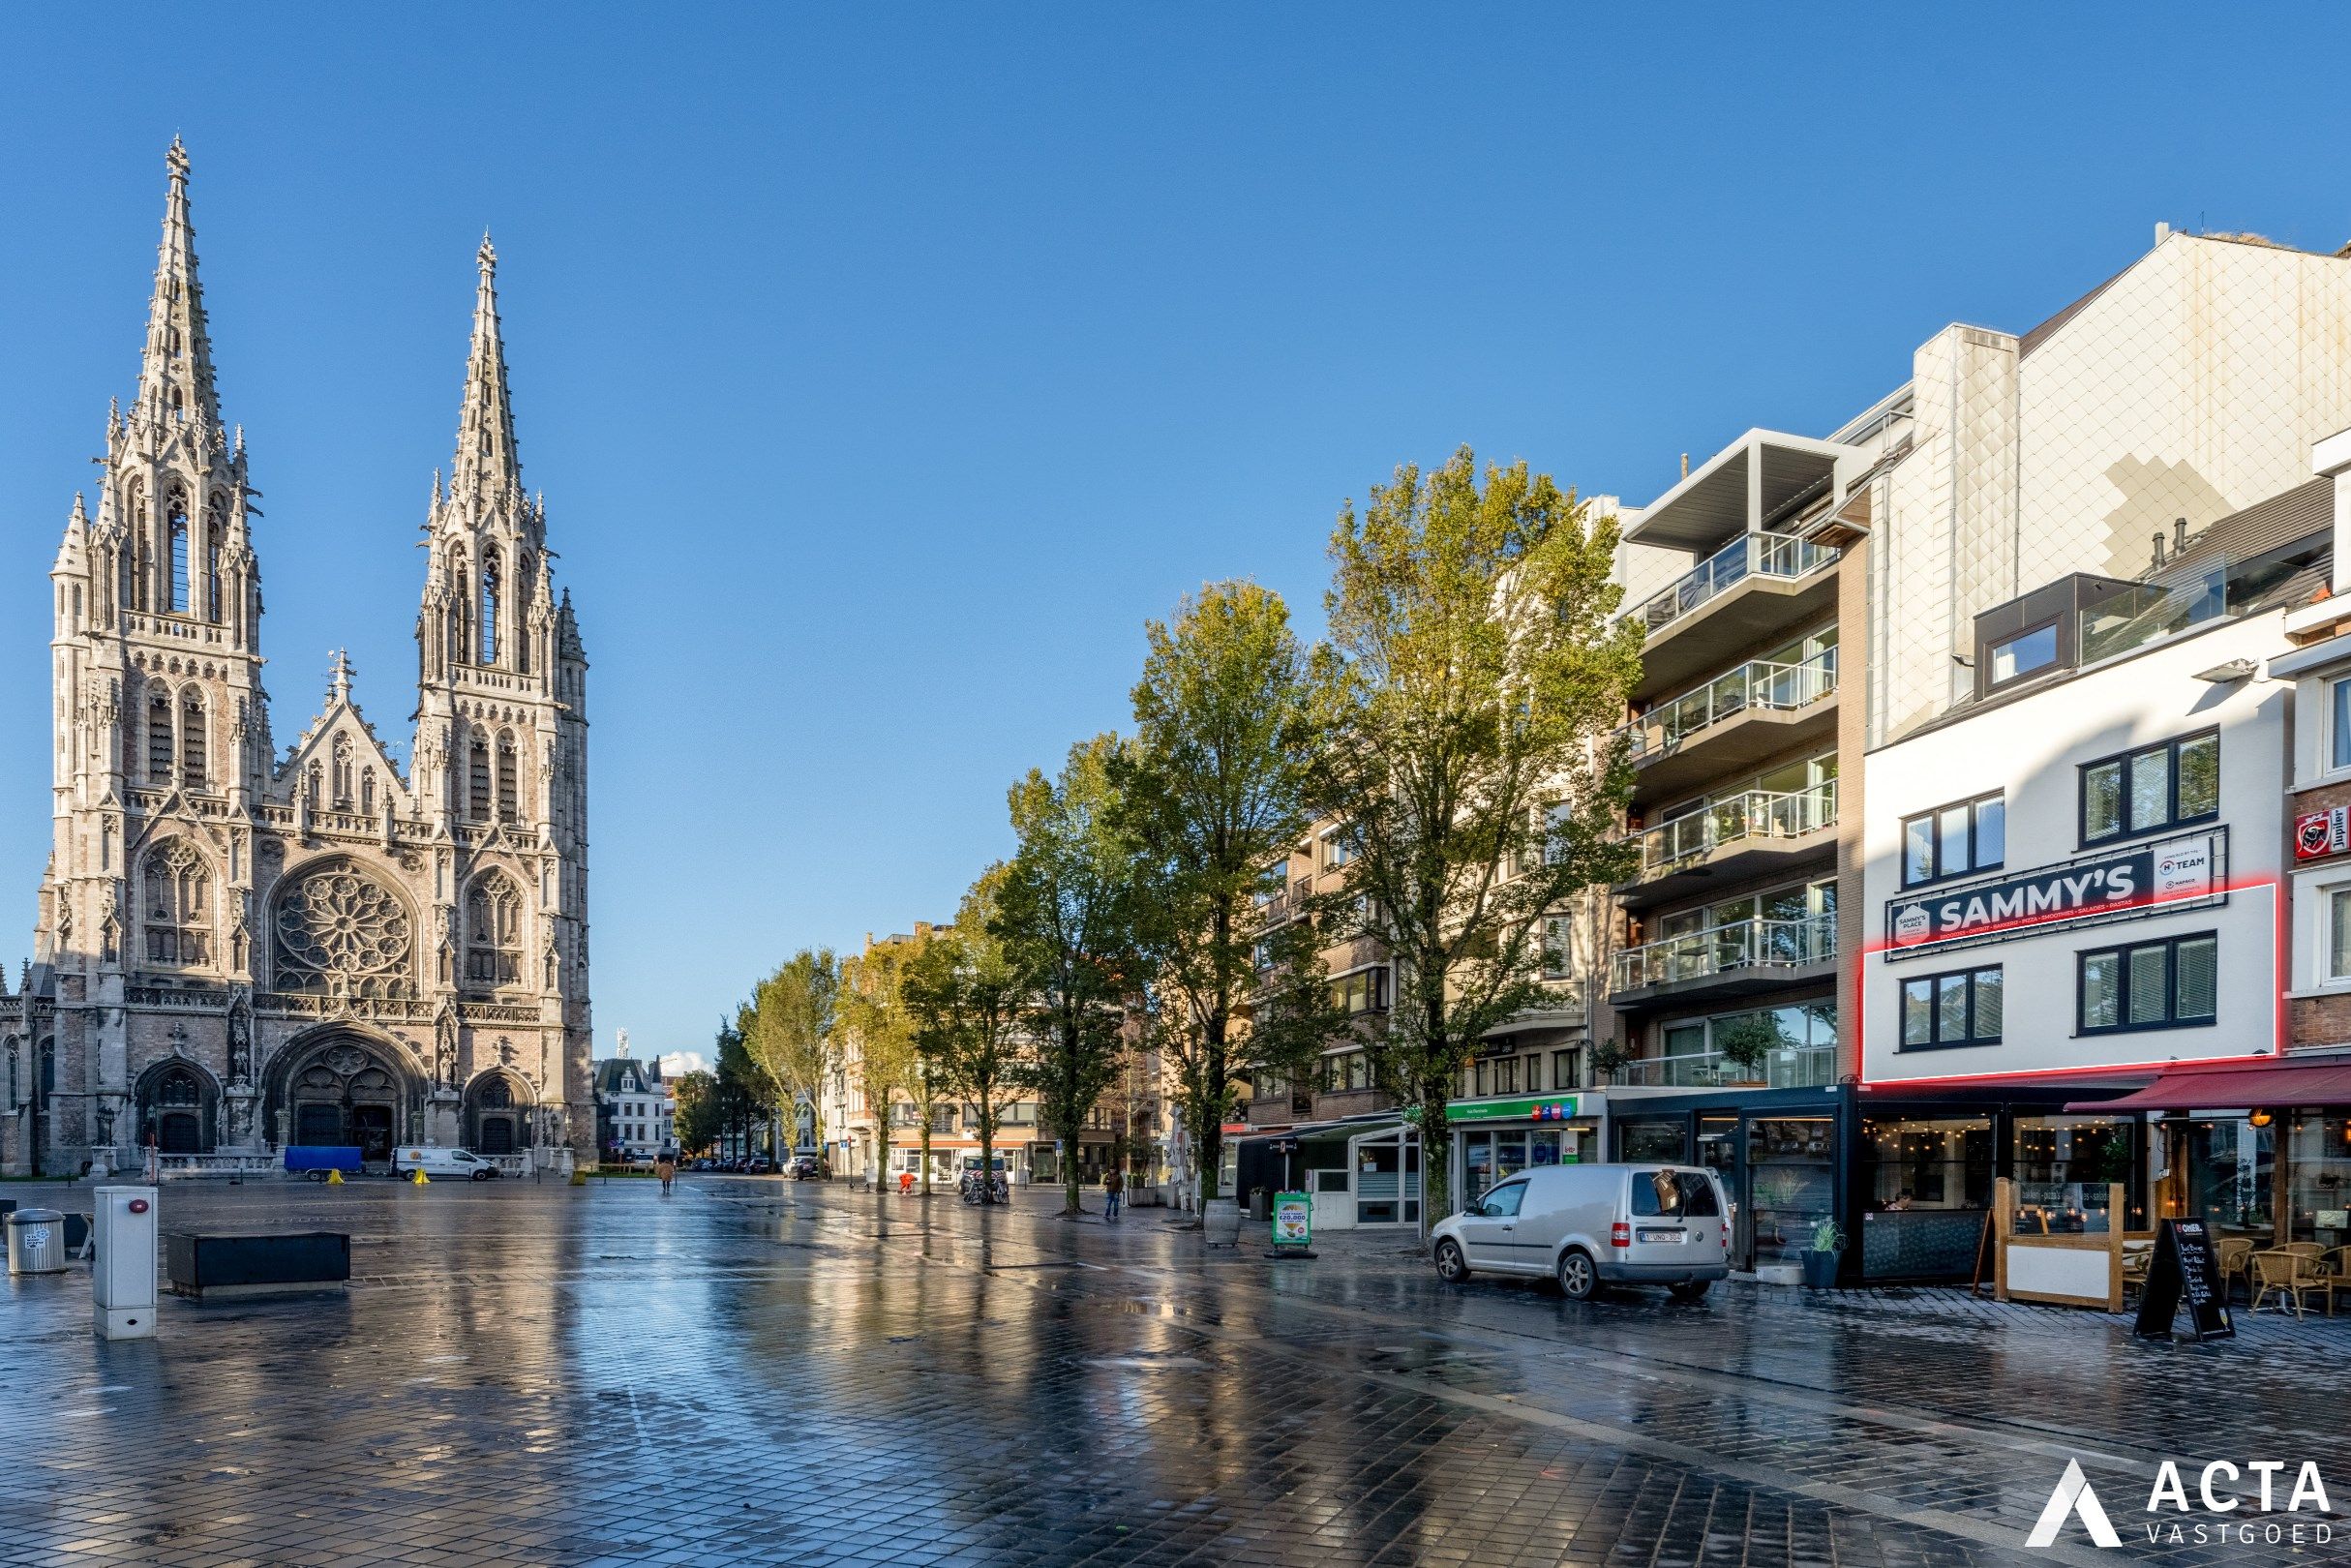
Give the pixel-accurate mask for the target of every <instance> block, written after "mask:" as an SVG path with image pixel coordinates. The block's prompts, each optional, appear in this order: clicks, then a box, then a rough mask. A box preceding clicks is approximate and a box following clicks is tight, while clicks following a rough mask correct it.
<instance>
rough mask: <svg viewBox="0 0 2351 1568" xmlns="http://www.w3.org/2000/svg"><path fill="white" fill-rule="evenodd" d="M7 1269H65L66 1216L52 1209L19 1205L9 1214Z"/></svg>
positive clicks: (41, 1271)
mask: <svg viewBox="0 0 2351 1568" xmlns="http://www.w3.org/2000/svg"><path fill="white" fill-rule="evenodd" d="M5 1223H6V1225H7V1227H8V1272H9V1273H11V1274H62V1273H64V1272H65V1261H66V1252H65V1216H64V1215H62V1214H59V1213H58V1212H57V1211H56V1210H55V1209H18V1210H17V1211H16V1212H15V1213H14V1214H12V1215H10V1216H8V1218H7V1220H6V1221H5Z"/></svg>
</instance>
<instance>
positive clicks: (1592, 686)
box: [1313, 447, 1642, 1232]
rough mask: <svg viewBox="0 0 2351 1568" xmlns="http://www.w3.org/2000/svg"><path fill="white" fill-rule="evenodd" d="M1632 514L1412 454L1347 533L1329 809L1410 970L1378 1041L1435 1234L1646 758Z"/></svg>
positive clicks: (1493, 470) (1329, 653) (1426, 1218)
mask: <svg viewBox="0 0 2351 1568" xmlns="http://www.w3.org/2000/svg"><path fill="white" fill-rule="evenodd" d="M1615 547H1616V522H1615V519H1614V518H1613V517H1609V516H1603V517H1595V516H1593V515H1592V513H1591V510H1590V508H1589V506H1588V505H1587V504H1586V503H1584V502H1582V501H1580V500H1578V499H1577V498H1576V497H1575V496H1574V494H1573V493H1572V492H1562V491H1561V490H1560V489H1559V488H1558V487H1557V486H1556V485H1555V484H1553V483H1552V479H1551V477H1550V476H1549V475H1548V474H1530V473H1528V471H1527V467H1526V465H1525V464H1524V463H1518V464H1515V465H1513V466H1512V467H1508V468H1502V467H1492V466H1490V467H1488V468H1487V469H1486V472H1485V476H1484V483H1483V484H1481V483H1480V482H1479V475H1478V471H1477V467H1476V463H1475V460H1474V459H1473V457H1472V456H1471V454H1470V451H1469V449H1468V448H1467V447H1463V448H1462V449H1461V450H1460V451H1459V452H1457V453H1455V454H1454V456H1453V458H1452V460H1451V461H1450V462H1448V463H1446V464H1445V466H1444V467H1441V468H1438V469H1436V470H1435V471H1433V472H1432V473H1429V474H1427V475H1424V474H1423V473H1422V472H1421V471H1420V469H1418V468H1417V467H1411V466H1406V467H1401V468H1399V469H1397V471H1396V479H1395V482H1394V483H1393V484H1390V485H1387V486H1383V487H1376V488H1374V489H1373V490H1372V492H1371V502H1370V504H1369V505H1368V506H1367V507H1366V508H1365V509H1364V511H1363V512H1362V514H1361V515H1358V514H1357V512H1356V510H1355V507H1354V504H1353V502H1351V501H1350V502H1349V503H1347V505H1346V506H1345V507H1344V508H1342V509H1341V513H1340V517H1339V522H1338V525H1337V527H1336V528H1334V529H1333V531H1332V534H1331V557H1332V559H1333V561H1334V563H1335V567H1336V570H1335V572H1334V580H1333V586H1332V588H1331V590H1330V592H1329V594H1328V595H1326V597H1325V599H1324V604H1325V607H1326V610H1327V612H1328V614H1327V619H1328V625H1329V634H1328V639H1327V641H1326V642H1325V643H1323V644H1322V645H1321V646H1320V647H1318V648H1316V649H1315V651H1314V658H1313V679H1314V699H1313V710H1314V717H1315V720H1316V722H1317V724H1318V727H1319V728H1320V730H1321V732H1322V734H1323V736H1324V745H1323V748H1322V754H1321V756H1322V767H1321V769H1319V772H1318V776H1317V779H1316V783H1315V789H1314V802H1315V804H1316V805H1318V806H1319V807H1320V809H1321V812H1322V814H1323V815H1324V816H1325V817H1327V818H1328V819H1329V820H1330V821H1332V822H1333V823H1335V824H1337V825H1338V830H1339V833H1340V835H1341V838H1342V840H1343V842H1344V843H1345V845H1346V847H1347V848H1348V849H1349V850H1350V851H1351V852H1352V859H1350V860H1349V862H1348V865H1347V887H1348V890H1349V891H1350V893H1352V894H1354V895H1355V899H1354V902H1353V903H1352V905H1351V906H1350V908H1351V912H1352V913H1351V917H1350V918H1351V920H1352V921H1353V922H1354V926H1355V928H1356V929H1358V930H1360V931H1362V932H1363V933H1365V934H1368V935H1371V936H1372V937H1375V938H1377V939H1378V940H1379V941H1380V942H1381V943H1382V944H1383V945H1384V946H1385V947H1386V948H1387V950H1388V951H1389V953H1390V954H1391V956H1392V958H1393V960H1394V962H1395V964H1396V972H1397V973H1396V1005H1395V1008H1394V1010H1393V1012H1392V1013H1391V1015H1390V1018H1389V1021H1388V1027H1387V1029H1386V1030H1385V1031H1384V1032H1383V1033H1382V1034H1381V1035H1380V1036H1379V1038H1378V1040H1377V1041H1376V1043H1375V1050H1374V1060H1375V1062H1376V1063H1377V1065H1378V1067H1379V1070H1380V1072H1381V1077H1382V1081H1383V1082H1385V1083H1387V1084H1388V1085H1389V1086H1390V1087H1391V1088H1392V1089H1394V1090H1395V1091H1396V1092H1397V1093H1399V1094H1400V1095H1401V1096H1402V1098H1403V1099H1404V1100H1406V1101H1409V1102H1411V1103H1413V1104H1415V1105H1417V1106H1418V1108H1419V1112H1420V1137H1421V1179H1422V1198H1421V1222H1422V1226H1423V1230H1424V1232H1425V1231H1426V1229H1427V1227H1428V1226H1429V1225H1431V1224H1433V1223H1434V1222H1435V1221H1437V1220H1438V1219H1440V1218H1442V1217H1443V1215H1444V1214H1445V1213H1446V1212H1447V1211H1448V1210H1449V1209H1450V1207H1451V1203H1450V1191H1451V1186H1450V1181H1449V1174H1450V1173H1449V1167H1450V1164H1451V1155H1452V1147H1451V1132H1450V1128H1449V1126H1448V1122H1447V1116H1446V1112H1447V1107H1448V1105H1449V1103H1450V1101H1451V1097H1452V1093H1453V1090H1454V1087H1455V1085H1456V1084H1458V1083H1459V1082H1460V1079H1461V1073H1462V1068H1463V1066H1464V1065H1466V1064H1467V1063H1468V1062H1469V1061H1470V1060H1471V1058H1472V1057H1474V1056H1475V1055H1476V1053H1477V1051H1478V1048H1479V1046H1480V1044H1481V1043H1482V1042H1483V1041H1484V1040H1485V1039H1486V1037H1487V1034H1488V1033H1489V1032H1490V1031H1491V1030H1492V1029H1493V1028H1494V1026H1496V1025H1497V1024H1500V1023H1501V1022H1503V1021H1504V1020H1505V1019H1507V1018H1509V1017H1511V1016H1512V1015H1513V1014H1515V1013H1517V1012H1519V1011H1521V1010H1524V1009H1526V1008H1528V1007H1530V1006H1533V1005H1535V1004H1536V1003H1537V1002H1539V1001H1540V999H1541V996H1542V988H1541V985H1540V983H1539V977H1540V975H1541V972H1542V968H1541V966H1542V950H1543V936H1542V920H1543V916H1544V915H1545V913H1546V912H1548V911H1551V910H1552V909H1553V908H1554V906H1557V905H1559V904H1561V903H1562V902H1563V901H1565V900H1567V899H1568V898H1570V897H1571V896H1572V895H1574V894H1575V893H1577V892H1579V891H1580V890H1583V889H1585V888H1588V887H1591V886H1592V885H1594V884H1596V883H1604V882H1610V881H1613V880H1616V879H1617V878H1618V877H1619V876H1620V875H1622V874H1623V873H1624V872H1625V870H1626V869H1627V867H1628V865H1629V852H1628V851H1627V849H1626V848H1625V846H1624V845H1623V844H1622V843H1620V842H1619V841H1617V840H1616V839H1615V838H1614V837H1613V828H1614V825H1615V823H1616V821H1617V816H1618V813H1619V811H1620V810H1621V808H1622V805H1623V802H1624V799H1625V797H1626V794H1627V790H1628V780H1629V769H1628V767H1627V765H1626V763H1625V760H1624V752H1623V749H1622V746H1621V744H1620V743H1618V742H1613V741H1612V739H1611V734H1610V732H1611V731H1612V730H1613V727H1614V726H1615V725H1616V723H1617V722H1618V720H1619V719H1620V718H1621V717H1622V715H1623V711H1624V703H1625V695H1626V692H1627V691H1628V690H1629V689H1630V687H1631V686H1632V684H1633V682H1634V681H1635V680H1636V679H1637V678H1639V675H1640V670H1641V641H1642V631H1641V627H1640V626H1639V625H1638V624H1637V623H1634V622H1632V621H1629V620H1628V621H1624V622H1619V623H1616V624H1613V625H1612V624H1611V623H1610V617H1611V615H1612V614H1613V612H1614V611H1615V609H1616V606H1617V602H1618V599H1619V597H1620V593H1621V590H1620V589H1619V588H1617V587H1616V586H1615V585H1614V584H1613V583H1611V582H1610V580H1609V570H1610V565H1611V562H1612V558H1613V555H1614V552H1615Z"/></svg>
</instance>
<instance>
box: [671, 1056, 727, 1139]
mask: <svg viewBox="0 0 2351 1568" xmlns="http://www.w3.org/2000/svg"><path fill="white" fill-rule="evenodd" d="M670 1093H671V1094H673V1095H675V1096H676V1097H677V1100H678V1113H677V1115H676V1117H675V1118H674V1119H673V1120H672V1122H671V1128H672V1131H674V1133H675V1134H676V1136H677V1139H678V1150H679V1152H680V1153H683V1154H689V1155H698V1154H702V1153H704V1152H706V1151H707V1150H708V1148H709V1147H710V1145H711V1144H713V1143H715V1142H717V1141H718V1134H719V1132H720V1131H721V1126H720V1123H719V1120H718V1117H719V1109H720V1107H719V1103H718V1074H717V1073H715V1072H711V1071H708V1070H706V1069H702V1068H696V1069H694V1070H692V1071H688V1072H680V1073H678V1075H677V1076H676V1077H674V1078H672V1079H670Z"/></svg>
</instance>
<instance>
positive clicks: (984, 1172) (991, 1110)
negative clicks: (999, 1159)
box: [980, 1096, 1012, 1197]
mask: <svg viewBox="0 0 2351 1568" xmlns="http://www.w3.org/2000/svg"><path fill="white" fill-rule="evenodd" d="M995 1182H996V1107H995V1105H994V1104H993V1103H991V1102H990V1101H988V1100H987V1099H986V1098H985V1097H984V1096H983V1097H982V1098H981V1099H980V1195H981V1196H982V1197H985V1196H986V1195H987V1194H989V1193H990V1192H992V1191H995ZM1004 1191H1005V1196H1007V1197H1010V1196H1011V1195H1012V1173H1011V1172H1010V1171H1007V1172H1005V1177H1004Z"/></svg>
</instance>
